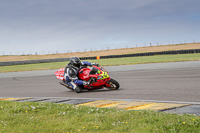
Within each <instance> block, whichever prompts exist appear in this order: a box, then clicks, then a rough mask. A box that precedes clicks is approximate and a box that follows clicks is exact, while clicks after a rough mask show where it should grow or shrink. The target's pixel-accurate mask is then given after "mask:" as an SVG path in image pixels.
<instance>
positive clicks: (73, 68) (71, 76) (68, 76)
mask: <svg viewBox="0 0 200 133" xmlns="http://www.w3.org/2000/svg"><path fill="white" fill-rule="evenodd" d="M92 65H98V64H97V63H90V62H87V61H83V62H81V60H80V59H79V58H78V57H71V59H70V62H69V63H68V64H67V66H66V67H65V74H64V77H65V83H66V84H68V85H69V86H70V88H72V89H73V90H74V91H76V92H77V93H80V92H81V91H82V88H81V87H80V86H82V85H89V84H90V83H89V82H86V81H83V80H80V79H78V72H79V70H80V69H81V68H82V67H83V66H85V67H87V66H92Z"/></svg>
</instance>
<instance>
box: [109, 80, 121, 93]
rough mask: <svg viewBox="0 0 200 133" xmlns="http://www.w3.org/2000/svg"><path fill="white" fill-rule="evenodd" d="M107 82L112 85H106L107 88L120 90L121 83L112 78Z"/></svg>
mask: <svg viewBox="0 0 200 133" xmlns="http://www.w3.org/2000/svg"><path fill="white" fill-rule="evenodd" d="M107 83H108V84H109V85H110V87H106V88H108V89H110V90H118V89H119V87H120V85H119V83H118V82H117V81H116V80H114V79H112V78H111V79H110V80H109V81H108V82H107Z"/></svg>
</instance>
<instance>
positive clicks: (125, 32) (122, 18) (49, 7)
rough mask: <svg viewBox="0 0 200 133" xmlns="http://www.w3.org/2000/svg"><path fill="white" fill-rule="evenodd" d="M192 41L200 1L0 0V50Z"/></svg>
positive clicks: (198, 31)
mask: <svg viewBox="0 0 200 133" xmlns="http://www.w3.org/2000/svg"><path fill="white" fill-rule="evenodd" d="M193 41H195V42H197V41H198V42H200V0H0V55H2V54H22V53H24V54H30V53H32V54H33V53H35V52H38V53H43V51H44V53H48V52H50V53H52V52H53V51H56V50H57V51H59V52H68V50H70V51H71V50H72V51H74V52H75V51H77V50H79V51H85V49H87V50H90V49H91V48H92V49H94V50H95V49H97V50H101V49H105V48H107V47H110V48H122V47H135V46H136V45H137V46H138V47H139V46H145V45H146V46H148V45H149V44H150V43H152V45H157V42H158V43H159V44H168V43H183V42H193ZM161 42H162V43H161Z"/></svg>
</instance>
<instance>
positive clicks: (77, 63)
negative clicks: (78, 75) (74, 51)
mask: <svg viewBox="0 0 200 133" xmlns="http://www.w3.org/2000/svg"><path fill="white" fill-rule="evenodd" d="M70 63H71V64H72V65H73V66H75V67H78V68H79V67H80V66H81V60H80V59H79V58H78V57H71V59H70Z"/></svg>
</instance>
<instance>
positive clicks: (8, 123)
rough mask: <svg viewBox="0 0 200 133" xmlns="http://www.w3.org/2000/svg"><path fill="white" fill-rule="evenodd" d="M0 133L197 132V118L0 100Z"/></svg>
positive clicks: (198, 128) (198, 124)
mask: <svg viewBox="0 0 200 133" xmlns="http://www.w3.org/2000/svg"><path fill="white" fill-rule="evenodd" d="M0 131H1V132H5V133H18V132H28V133H32V132H34V133H35V132H48V133H51V132H63V133H71V132H73V133H76V132H87V133H94V132H95V133H122V132H123V133H124V132H127V133H133V132H145V133H148V132H149V133H152V132H159V133H160V132H163V133H165V132H166V133H167V132H174V133H175V132H182V133H184V132H199V131H200V117H199V116H194V115H177V114H169V113H162V112H154V111H127V110H119V109H114V108H112V109H108V108H104V109H103V108H91V107H85V106H75V105H68V104H55V103H44V102H22V103H21V102H9V101H0Z"/></svg>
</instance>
